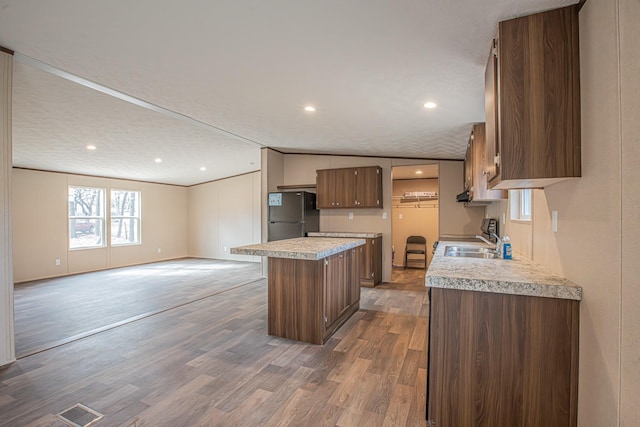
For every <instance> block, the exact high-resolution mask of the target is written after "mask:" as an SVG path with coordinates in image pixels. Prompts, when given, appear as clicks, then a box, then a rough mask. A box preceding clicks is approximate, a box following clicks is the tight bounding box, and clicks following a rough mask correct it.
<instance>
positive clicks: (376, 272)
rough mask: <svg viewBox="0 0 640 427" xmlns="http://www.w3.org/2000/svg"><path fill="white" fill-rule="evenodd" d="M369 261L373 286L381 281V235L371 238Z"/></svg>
mask: <svg viewBox="0 0 640 427" xmlns="http://www.w3.org/2000/svg"><path fill="white" fill-rule="evenodd" d="M371 252H372V253H371V259H372V261H371V263H372V264H373V268H372V272H373V274H372V276H371V277H372V278H373V286H376V285H378V284H380V283H382V237H376V238H375V239H371Z"/></svg>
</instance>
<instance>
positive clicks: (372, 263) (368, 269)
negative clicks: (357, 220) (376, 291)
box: [360, 237, 382, 287]
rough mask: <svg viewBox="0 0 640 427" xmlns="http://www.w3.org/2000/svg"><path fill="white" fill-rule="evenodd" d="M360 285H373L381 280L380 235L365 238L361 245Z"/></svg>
mask: <svg viewBox="0 0 640 427" xmlns="http://www.w3.org/2000/svg"><path fill="white" fill-rule="evenodd" d="M361 248H362V251H363V256H362V258H361V262H362V264H361V267H360V273H361V275H360V285H361V286H366V287H374V286H377V285H379V284H380V283H381V282H382V237H375V238H372V239H367V243H366V244H365V245H364V246H361Z"/></svg>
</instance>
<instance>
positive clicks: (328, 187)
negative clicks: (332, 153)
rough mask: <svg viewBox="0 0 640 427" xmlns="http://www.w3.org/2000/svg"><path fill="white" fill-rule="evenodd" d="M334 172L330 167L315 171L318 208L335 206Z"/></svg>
mask: <svg viewBox="0 0 640 427" xmlns="http://www.w3.org/2000/svg"><path fill="white" fill-rule="evenodd" d="M334 188H335V173H334V171H333V170H331V169H322V170H318V171H316V206H317V207H318V209H330V208H333V207H335V198H334V197H335V195H334Z"/></svg>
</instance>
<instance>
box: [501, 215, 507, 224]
mask: <svg viewBox="0 0 640 427" xmlns="http://www.w3.org/2000/svg"><path fill="white" fill-rule="evenodd" d="M506 223H507V214H506V213H504V212H502V225H505V224H506Z"/></svg>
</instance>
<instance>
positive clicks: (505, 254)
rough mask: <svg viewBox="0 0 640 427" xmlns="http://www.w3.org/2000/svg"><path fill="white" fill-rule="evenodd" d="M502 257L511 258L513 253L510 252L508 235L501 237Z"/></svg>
mask: <svg viewBox="0 0 640 427" xmlns="http://www.w3.org/2000/svg"><path fill="white" fill-rule="evenodd" d="M502 259H513V255H512V254H511V242H510V241H509V236H504V237H503V238H502Z"/></svg>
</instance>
